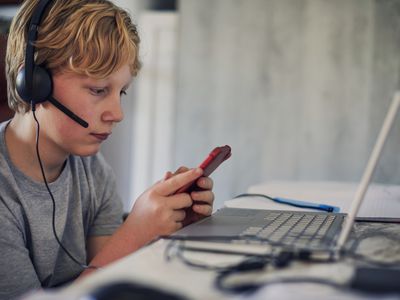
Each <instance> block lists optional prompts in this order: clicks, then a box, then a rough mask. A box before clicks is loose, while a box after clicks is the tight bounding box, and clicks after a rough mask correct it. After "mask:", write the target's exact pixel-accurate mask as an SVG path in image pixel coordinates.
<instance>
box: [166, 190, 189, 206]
mask: <svg viewBox="0 0 400 300" xmlns="http://www.w3.org/2000/svg"><path fill="white" fill-rule="evenodd" d="M166 200H167V201H168V204H169V207H170V208H172V209H174V210H179V209H183V208H186V207H190V206H192V204H193V200H192V198H191V197H190V195H188V194H185V193H181V194H177V195H173V196H169V197H168V198H167V199H166Z"/></svg>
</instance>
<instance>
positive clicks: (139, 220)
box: [81, 169, 202, 276]
mask: <svg viewBox="0 0 400 300" xmlns="http://www.w3.org/2000/svg"><path fill="white" fill-rule="evenodd" d="M201 175H202V170H201V169H192V170H189V171H187V172H184V173H181V174H177V175H176V176H173V177H172V178H167V179H165V180H162V181H160V182H158V183H156V184H155V185H153V186H152V187H151V188H150V189H148V190H147V191H146V192H145V193H143V194H142V195H141V196H140V197H139V198H138V200H137V201H136V202H135V205H134V208H133V209H132V211H131V213H130V214H129V216H128V218H127V219H126V220H125V222H124V223H123V224H122V225H121V226H120V227H119V228H118V229H117V231H116V232H115V233H114V234H113V235H112V236H111V237H109V238H108V237H98V238H95V237H93V238H91V239H90V240H89V241H88V250H89V251H90V252H89V256H90V255H93V254H94V253H95V256H94V258H93V259H92V260H91V261H90V265H91V266H94V267H102V266H105V265H107V264H109V263H111V262H113V261H115V260H117V259H119V258H122V257H124V256H126V255H128V254H130V253H132V252H134V251H136V250H137V249H139V248H141V247H142V246H144V245H146V244H148V243H149V242H151V241H152V240H154V239H155V238H157V237H158V236H160V235H168V234H171V233H173V232H175V231H176V230H178V229H180V228H181V227H182V222H183V220H184V219H185V216H186V215H185V212H184V208H186V207H190V206H191V205H192V198H191V197H190V195H189V194H185V193H182V194H176V195H174V193H175V192H176V191H177V190H178V189H179V188H181V187H182V186H184V185H186V184H187V183H189V182H191V181H193V180H196V179H197V178H199V177H200V176H201ZM96 250H97V251H98V252H97V253H96ZM93 270H94V269H87V270H85V271H84V272H82V274H81V276H84V275H86V274H88V273H90V272H91V271H93Z"/></svg>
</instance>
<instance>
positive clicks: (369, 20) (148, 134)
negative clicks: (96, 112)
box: [0, 0, 400, 210]
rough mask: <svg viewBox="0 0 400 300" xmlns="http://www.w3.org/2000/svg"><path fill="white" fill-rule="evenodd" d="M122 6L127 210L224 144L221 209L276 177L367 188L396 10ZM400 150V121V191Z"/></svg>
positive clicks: (290, 3)
mask: <svg viewBox="0 0 400 300" xmlns="http://www.w3.org/2000/svg"><path fill="white" fill-rule="evenodd" d="M114 2H115V3H116V4H117V5H119V6H122V7H124V8H126V9H127V10H128V11H130V13H131V15H132V17H133V19H134V20H135V22H136V23H137V24H138V28H139V34H140V36H141V38H142V44H141V53H140V58H141V60H142V62H143V69H142V71H141V72H140V73H139V76H138V78H137V79H136V80H135V81H134V83H133V85H132V88H131V89H130V91H129V94H128V96H127V97H125V99H124V100H123V101H124V102H123V105H124V112H125V120H124V121H123V122H122V123H121V124H120V125H119V126H118V127H117V128H116V129H115V130H114V132H113V135H112V136H111V137H110V138H109V139H108V140H107V142H106V143H105V144H104V146H103V148H102V152H103V154H104V155H105V157H106V159H107V160H108V162H109V163H110V164H111V165H112V166H113V168H114V171H115V174H116V175H117V178H118V189H119V192H120V194H121V196H122V198H123V199H124V201H125V209H126V210H129V209H130V207H131V206H132V204H133V202H134V200H135V199H136V197H137V196H138V195H140V193H142V192H143V191H144V190H145V189H146V188H147V187H149V186H150V185H152V184H153V183H154V182H155V181H157V180H159V179H160V178H162V176H163V175H164V173H165V172H166V171H167V170H171V171H174V170H176V169H177V168H178V167H179V166H182V165H185V166H188V167H193V166H197V165H198V164H199V163H200V162H201V161H202V160H203V159H204V158H205V157H206V155H207V154H208V153H209V152H210V151H211V150H212V149H213V148H214V147H215V146H219V145H225V144H228V145H230V146H231V147H232V153H233V154H232V157H231V158H230V159H229V160H228V161H226V162H225V163H224V164H223V165H221V166H220V168H219V169H217V171H216V172H215V173H214V174H213V176H212V177H213V179H214V182H215V189H214V190H215V194H216V205H215V208H218V207H221V206H222V205H223V202H224V201H225V200H228V199H230V198H232V197H233V196H235V195H237V194H240V193H243V192H245V191H246V190H247V188H248V187H249V186H251V185H254V184H258V183H263V182H268V181H271V180H293V181H298V180H330V181H351V182H358V181H359V180H360V178H361V175H362V172H363V169H364V167H365V164H366V162H367V159H368V156H369V154H370V152H371V150H372V146H373V144H374V142H375V139H376V137H377V134H378V132H379V129H380V126H381V125H382V122H383V119H384V117H385V114H386V111H387V109H388V107H389V104H390V102H391V100H392V97H393V94H394V92H395V91H396V90H399V89H400V0H331V1H328V0H202V1H198V0H181V1H165V0H160V1H149V0H135V1H133V0H114ZM17 6H18V5H17V4H7V5H4V4H3V5H1V6H0V15H2V16H3V17H2V20H4V19H7V18H9V16H12V14H13V11H15V9H16V7H17ZM399 150H400V118H399V117H398V118H397V120H396V124H395V127H394V128H393V130H392V132H391V135H390V137H389V141H388V143H387V145H386V147H385V149H384V153H383V156H382V158H381V160H380V163H379V166H378V169H377V172H376V174H375V176H374V181H375V182H378V183H388V184H400V155H399V154H400V153H399Z"/></svg>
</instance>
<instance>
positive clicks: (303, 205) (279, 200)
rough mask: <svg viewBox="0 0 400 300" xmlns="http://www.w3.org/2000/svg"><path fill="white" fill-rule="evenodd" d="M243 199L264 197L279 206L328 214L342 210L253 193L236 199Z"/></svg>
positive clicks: (241, 195)
mask: <svg viewBox="0 0 400 300" xmlns="http://www.w3.org/2000/svg"><path fill="white" fill-rule="evenodd" d="M242 197H262V198H264V199H268V200H271V201H274V202H276V203H279V204H285V205H290V206H294V207H299V208H308V209H315V210H322V211H326V212H330V213H332V212H339V211H340V208H339V207H336V206H332V205H327V204H317V203H311V202H306V201H302V200H294V199H287V198H281V197H271V196H268V195H265V194H253V193H246V194H240V195H237V196H235V197H233V198H234V199H236V198H242Z"/></svg>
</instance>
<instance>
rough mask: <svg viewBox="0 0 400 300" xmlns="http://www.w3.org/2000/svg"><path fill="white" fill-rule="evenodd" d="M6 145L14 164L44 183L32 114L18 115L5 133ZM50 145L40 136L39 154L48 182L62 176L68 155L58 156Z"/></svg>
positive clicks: (32, 177)
mask: <svg viewBox="0 0 400 300" xmlns="http://www.w3.org/2000/svg"><path fill="white" fill-rule="evenodd" d="M41 130H42V129H41ZM5 144H6V147H7V149H8V153H9V156H10V159H11V161H12V163H13V164H14V165H15V166H16V167H17V168H18V169H19V170H20V171H21V172H23V173H24V174H25V175H26V176H28V177H30V178H31V179H33V180H34V181H38V182H44V180H43V176H42V173H41V170H40V165H39V161H38V157H37V154H36V123H35V121H34V119H33V116H32V113H30V112H29V113H26V114H20V113H16V114H15V116H14V118H13V119H12V120H11V122H10V123H9V124H8V126H7V128H6V132H5ZM50 148H51V147H50V143H49V142H48V141H47V140H46V139H45V137H44V135H43V134H41V135H40V140H39V152H40V157H41V161H42V165H43V168H44V171H45V174H46V179H47V181H48V182H53V181H55V180H56V179H57V178H58V176H59V175H60V174H61V171H62V168H63V166H64V162H65V160H66V155H57V154H56V151H52V150H54V149H50Z"/></svg>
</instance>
